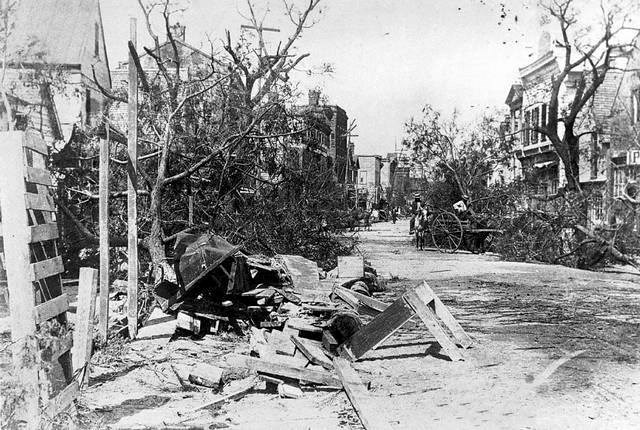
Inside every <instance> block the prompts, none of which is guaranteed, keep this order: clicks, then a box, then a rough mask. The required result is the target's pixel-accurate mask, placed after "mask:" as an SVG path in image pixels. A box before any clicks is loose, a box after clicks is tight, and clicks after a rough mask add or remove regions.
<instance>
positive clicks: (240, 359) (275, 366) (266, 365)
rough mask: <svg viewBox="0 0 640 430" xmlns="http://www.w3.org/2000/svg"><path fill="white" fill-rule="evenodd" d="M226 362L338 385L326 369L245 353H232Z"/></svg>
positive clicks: (337, 380)
mask: <svg viewBox="0 0 640 430" xmlns="http://www.w3.org/2000/svg"><path fill="white" fill-rule="evenodd" d="M228 363H230V364H231V363H233V364H234V365H235V364H237V365H238V366H240V367H245V368H247V369H251V370H254V371H256V372H264V373H268V374H270V375H276V376H284V377H287V378H293V379H298V380H301V381H307V382H312V383H314V384H321V385H327V386H330V387H340V386H342V384H341V383H340V380H339V379H338V378H336V377H335V376H333V375H332V374H331V373H329V372H327V371H320V370H309V369H306V368H303V367H294V366H287V365H285V364H282V363H274V362H272V361H271V360H269V359H260V358H253V357H249V356H246V355H238V354H232V355H231V357H230V358H229V360H228Z"/></svg>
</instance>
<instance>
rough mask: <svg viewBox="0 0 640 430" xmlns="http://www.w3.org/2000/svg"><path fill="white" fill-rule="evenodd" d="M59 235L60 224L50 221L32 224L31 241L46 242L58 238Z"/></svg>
mask: <svg viewBox="0 0 640 430" xmlns="http://www.w3.org/2000/svg"><path fill="white" fill-rule="evenodd" d="M59 237H60V233H59V232H58V225H57V224H56V223H55V222H49V223H46V224H40V225H34V226H31V240H30V241H29V242H30V243H35V242H45V241H47V240H54V239H58V238H59Z"/></svg>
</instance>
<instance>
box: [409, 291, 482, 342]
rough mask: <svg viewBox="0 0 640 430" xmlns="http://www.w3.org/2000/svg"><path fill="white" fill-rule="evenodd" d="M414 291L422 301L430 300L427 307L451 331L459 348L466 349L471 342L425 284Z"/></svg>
mask: <svg viewBox="0 0 640 430" xmlns="http://www.w3.org/2000/svg"><path fill="white" fill-rule="evenodd" d="M415 291H416V294H418V296H420V297H421V298H422V300H423V301H426V302H429V299H431V302H430V303H429V306H431V308H432V309H433V311H434V312H435V314H436V316H437V317H438V318H440V320H441V321H442V322H443V323H444V325H445V326H447V328H448V329H449V330H450V331H451V334H453V337H454V338H455V339H456V340H457V341H458V344H459V345H460V346H461V347H463V348H465V349H467V348H469V347H470V346H471V344H473V340H472V339H471V338H470V337H469V335H468V334H467V333H466V332H465V331H464V329H463V328H462V326H461V325H460V323H459V322H458V321H457V320H456V319H455V317H454V316H453V315H451V312H450V311H449V309H448V308H447V307H446V306H445V305H444V303H442V301H441V300H440V299H439V298H438V296H437V295H436V293H434V292H433V290H432V289H431V287H430V286H429V285H428V284H427V283H426V282H423V283H422V285H420V286H419V287H418V288H416V290H415Z"/></svg>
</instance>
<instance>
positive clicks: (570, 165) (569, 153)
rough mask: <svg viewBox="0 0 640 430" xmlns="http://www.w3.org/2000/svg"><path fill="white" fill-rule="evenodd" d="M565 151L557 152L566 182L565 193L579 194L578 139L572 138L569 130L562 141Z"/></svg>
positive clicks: (580, 189)
mask: <svg viewBox="0 0 640 430" xmlns="http://www.w3.org/2000/svg"><path fill="white" fill-rule="evenodd" d="M562 146H563V149H566V150H565V151H562V152H563V153H561V152H560V151H558V154H559V155H560V158H561V160H562V162H563V164H564V176H565V179H566V180H567V186H566V190H567V191H577V192H581V191H582V188H581V187H580V142H579V138H578V137H576V136H574V135H573V134H572V133H571V132H570V131H569V130H567V131H566V134H565V137H564V139H563V141H562Z"/></svg>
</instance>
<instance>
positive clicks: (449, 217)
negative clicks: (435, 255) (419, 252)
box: [431, 212, 464, 252]
mask: <svg viewBox="0 0 640 430" xmlns="http://www.w3.org/2000/svg"><path fill="white" fill-rule="evenodd" d="M463 236H464V231H463V230H462V223H461V222H460V220H459V219H458V217H457V216H455V215H454V214H452V213H450V212H441V213H439V214H438V215H436V217H435V218H434V219H433V221H432V222H431V239H432V240H433V244H434V245H435V246H436V248H438V250H439V251H440V252H456V251H457V250H458V249H459V248H460V244H461V243H462V237H463Z"/></svg>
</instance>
